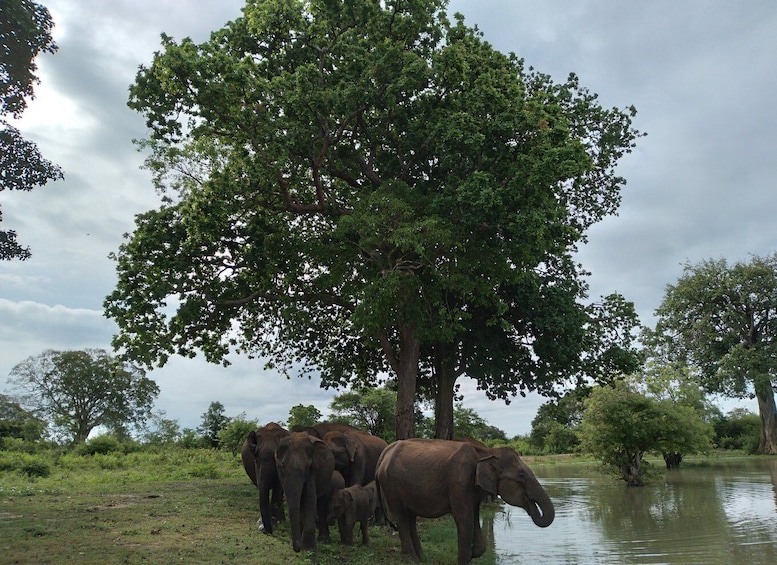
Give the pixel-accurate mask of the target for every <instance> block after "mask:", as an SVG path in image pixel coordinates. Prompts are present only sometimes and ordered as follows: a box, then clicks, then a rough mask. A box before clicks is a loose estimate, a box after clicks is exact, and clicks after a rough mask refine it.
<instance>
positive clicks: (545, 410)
mask: <svg viewBox="0 0 777 565" xmlns="http://www.w3.org/2000/svg"><path fill="white" fill-rule="evenodd" d="M589 392H590V388H588V387H578V388H574V389H572V390H570V391H568V392H566V393H565V394H563V395H561V396H559V397H557V398H553V399H551V400H548V401H547V402H545V403H543V404H542V405H540V407H539V408H538V409H537V415H536V416H535V417H534V419H533V420H532V423H531V433H530V434H529V443H530V445H531V446H532V447H533V448H535V449H537V450H540V451H542V452H545V453H571V452H572V451H574V450H575V448H576V447H577V446H578V445H579V443H580V438H579V437H578V432H579V429H580V423H581V422H582V420H583V413H584V411H585V399H586V397H587V396H588V394H589Z"/></svg>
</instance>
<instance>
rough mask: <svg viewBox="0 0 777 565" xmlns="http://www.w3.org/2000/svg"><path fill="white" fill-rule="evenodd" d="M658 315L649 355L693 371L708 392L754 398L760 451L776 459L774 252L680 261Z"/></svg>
mask: <svg viewBox="0 0 777 565" xmlns="http://www.w3.org/2000/svg"><path fill="white" fill-rule="evenodd" d="M656 315H657V317H658V320H657V323H656V327H655V331H653V332H648V341H649V342H650V343H651V344H652V345H653V352H654V355H655V356H656V357H657V358H659V359H668V360H671V361H676V362H680V363H682V364H687V365H688V366H689V367H693V368H696V369H697V370H698V372H699V374H700V379H701V382H702V384H703V386H704V387H705V389H706V390H707V391H708V392H711V393H717V394H722V395H725V396H728V397H732V398H746V397H752V396H755V397H756V398H757V400H758V410H759V413H760V417H761V442H760V445H759V448H758V452H759V453H765V454H777V405H775V399H774V393H775V377H776V376H777V254H773V255H769V256H766V257H757V256H754V257H752V259H751V260H750V261H747V262H737V263H735V264H733V265H729V264H728V262H727V261H726V260H725V259H708V260H705V261H701V262H700V263H698V264H691V263H688V264H686V265H685V267H684V269H683V274H682V276H681V277H680V278H679V280H678V281H677V283H675V284H673V285H668V286H667V288H666V292H665V294H664V298H663V301H662V302H661V305H660V306H659V307H658V309H657V310H656Z"/></svg>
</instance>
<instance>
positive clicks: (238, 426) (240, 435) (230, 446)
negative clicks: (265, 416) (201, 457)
mask: <svg viewBox="0 0 777 565" xmlns="http://www.w3.org/2000/svg"><path fill="white" fill-rule="evenodd" d="M258 427H259V422H257V421H256V420H248V419H247V417H246V414H245V412H241V413H240V414H238V415H237V417H235V418H232V420H231V421H230V422H229V423H228V424H227V425H226V426H224V427H223V428H221V431H219V449H226V450H228V451H230V452H231V453H232V455H237V454H238V453H240V450H241V449H242V447H243V442H245V440H246V438H247V437H248V434H249V433H251V432H252V431H253V430H255V429H256V428H258Z"/></svg>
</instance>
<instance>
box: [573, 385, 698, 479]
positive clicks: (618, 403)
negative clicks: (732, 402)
mask: <svg viewBox="0 0 777 565" xmlns="http://www.w3.org/2000/svg"><path fill="white" fill-rule="evenodd" d="M712 434H713V429H712V425H711V424H709V423H706V422H705V421H704V420H703V419H702V417H701V414H699V413H698V412H697V411H696V410H695V409H694V408H692V407H690V406H687V405H683V404H679V403H676V402H674V401H672V400H671V399H664V400H658V399H656V398H653V397H650V396H647V395H646V394H643V393H641V392H639V390H638V389H637V387H636V386H635V384H634V382H632V381H630V380H622V381H617V382H614V383H613V384H612V385H606V386H596V387H594V388H593V389H592V391H591V394H590V396H589V397H588V398H587V399H586V400H585V412H584V414H583V420H582V424H581V429H580V439H581V448H582V449H583V450H584V451H586V452H588V453H592V454H594V455H596V456H597V457H598V458H599V459H600V460H601V461H602V463H604V465H606V466H608V467H611V468H612V469H614V470H615V472H616V473H617V474H618V475H619V477H620V478H622V479H623V480H624V481H626V484H628V485H629V486H642V485H643V484H644V466H645V463H644V461H643V457H644V455H645V453H647V452H654V453H683V454H687V453H694V452H699V451H703V450H705V449H707V448H709V447H710V445H711V439H712Z"/></svg>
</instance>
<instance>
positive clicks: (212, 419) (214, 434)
mask: <svg viewBox="0 0 777 565" xmlns="http://www.w3.org/2000/svg"><path fill="white" fill-rule="evenodd" d="M229 422H230V418H229V417H228V416H227V415H226V414H224V405H223V404H222V403H221V402H218V401H215V402H211V403H210V405H209V406H208V410H207V411H206V412H205V413H204V414H203V415H202V421H201V423H200V425H199V427H198V428H197V431H198V432H199V433H200V434H201V436H202V438H204V440H203V441H204V443H205V445H207V446H209V447H218V446H219V433H220V432H221V430H222V429H223V428H224V427H225V426H226V425H227V424H229Z"/></svg>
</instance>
